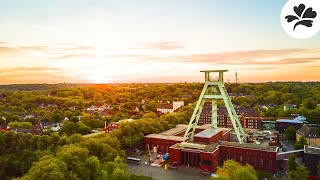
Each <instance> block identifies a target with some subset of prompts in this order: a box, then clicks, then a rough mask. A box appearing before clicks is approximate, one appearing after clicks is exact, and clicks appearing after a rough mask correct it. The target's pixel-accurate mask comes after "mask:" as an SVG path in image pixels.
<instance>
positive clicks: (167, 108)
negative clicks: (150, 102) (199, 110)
mask: <svg viewBox="0 0 320 180" xmlns="http://www.w3.org/2000/svg"><path fill="white" fill-rule="evenodd" d="M169 103H170V102H169ZM169 103H168V104H160V105H159V106H158V108H157V111H160V112H162V113H164V114H166V113H173V112H174V111H176V110H178V109H179V108H180V107H182V106H184V101H173V102H172V104H169Z"/></svg>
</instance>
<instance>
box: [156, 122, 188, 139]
mask: <svg viewBox="0 0 320 180" xmlns="http://www.w3.org/2000/svg"><path fill="white" fill-rule="evenodd" d="M187 127H188V125H186V124H178V125H176V127H174V128H172V129H169V130H167V131H164V132H161V133H159V134H161V135H165V136H170V135H175V134H178V133H180V132H182V131H185V130H186V129H187Z"/></svg>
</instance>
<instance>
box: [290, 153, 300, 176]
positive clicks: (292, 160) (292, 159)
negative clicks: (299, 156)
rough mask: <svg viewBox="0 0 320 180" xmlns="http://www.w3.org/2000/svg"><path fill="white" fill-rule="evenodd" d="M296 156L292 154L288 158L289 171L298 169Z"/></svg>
mask: <svg viewBox="0 0 320 180" xmlns="http://www.w3.org/2000/svg"><path fill="white" fill-rule="evenodd" d="M297 166H298V165H297V163H296V157H295V156H294V155H290V156H289V158H288V171H289V172H291V171H295V170H296V169H297Z"/></svg>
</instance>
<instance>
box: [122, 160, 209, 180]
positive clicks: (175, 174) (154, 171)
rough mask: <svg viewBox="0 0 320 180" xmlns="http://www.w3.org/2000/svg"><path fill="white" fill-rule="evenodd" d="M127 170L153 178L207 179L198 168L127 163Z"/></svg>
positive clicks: (178, 179) (163, 179)
mask: <svg viewBox="0 0 320 180" xmlns="http://www.w3.org/2000/svg"><path fill="white" fill-rule="evenodd" d="M127 172H128V173H130V174H135V175H144V176H149V177H152V178H153V179H155V180H180V179H183V180H195V179H200V180H201V179H205V180H209V179H210V176H209V175H203V174H201V173H200V169H197V168H191V167H184V166H181V167H179V168H178V169H170V168H169V169H168V170H164V168H158V167H152V166H149V165H143V164H141V165H136V164H128V167H127Z"/></svg>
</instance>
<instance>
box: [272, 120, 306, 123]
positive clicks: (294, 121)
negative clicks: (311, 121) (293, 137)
mask: <svg viewBox="0 0 320 180" xmlns="http://www.w3.org/2000/svg"><path fill="white" fill-rule="evenodd" d="M276 122H283V123H295V124H303V122H302V121H299V120H297V119H278V120H276Z"/></svg>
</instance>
